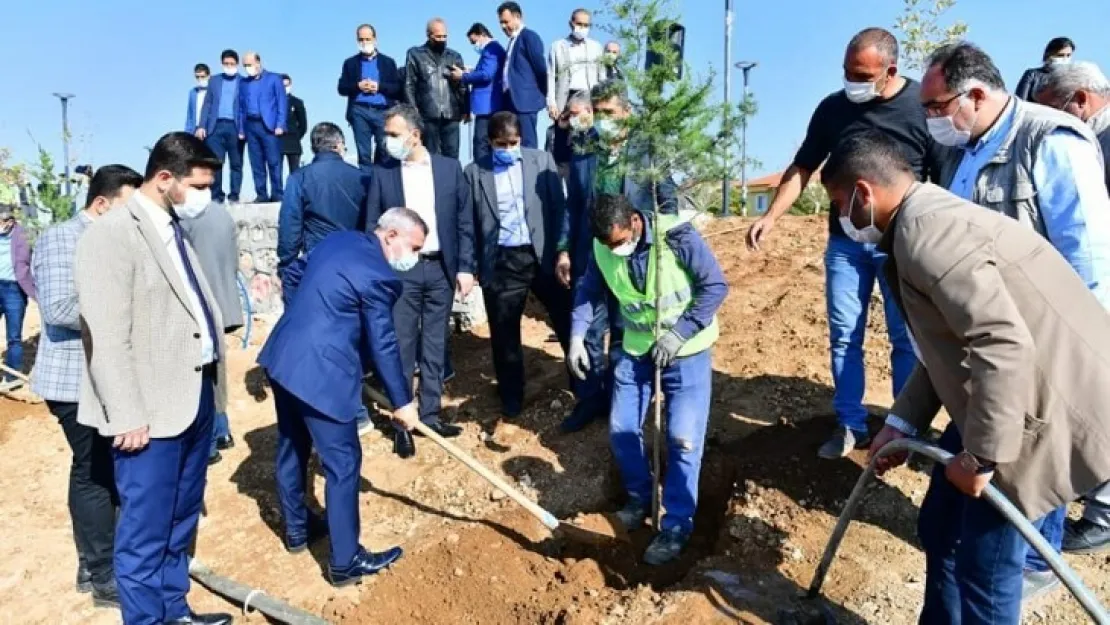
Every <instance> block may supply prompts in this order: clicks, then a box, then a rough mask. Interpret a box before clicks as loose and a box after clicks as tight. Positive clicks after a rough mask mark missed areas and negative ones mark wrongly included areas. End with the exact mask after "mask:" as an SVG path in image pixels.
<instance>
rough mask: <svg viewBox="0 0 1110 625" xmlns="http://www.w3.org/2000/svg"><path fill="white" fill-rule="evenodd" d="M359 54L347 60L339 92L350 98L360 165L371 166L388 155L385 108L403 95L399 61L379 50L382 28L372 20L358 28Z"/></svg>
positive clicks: (350, 118)
mask: <svg viewBox="0 0 1110 625" xmlns="http://www.w3.org/2000/svg"><path fill="white" fill-rule="evenodd" d="M355 36H356V37H358V54H356V55H354V56H352V57H350V58H348V59H347V60H345V61H343V73H342V74H340V75H339V87H338V89H339V95H341V96H346V98H347V123H349V124H350V125H351V132H353V133H354V135H355V146H356V147H357V148H358V165H359V167H362V168H363V169H367V170H369V169H370V167H371V166H372V165H373V164H374V163H381V162H382V161H383V160H384V159H385V112H386V110H388V109H389V107H391V106H393V104H394V103H395V102H397V100H400V99H401V94H402V89H403V82H402V81H401V75H400V73H398V71H397V62H396V61H394V60H393V59H392V58H390V57H388V56H386V55H384V54H382V53H380V52H378V32H377V31H376V30H374V27H373V26H371V25H370V24H362V25H360V26H359V27H358V28H357V29H355Z"/></svg>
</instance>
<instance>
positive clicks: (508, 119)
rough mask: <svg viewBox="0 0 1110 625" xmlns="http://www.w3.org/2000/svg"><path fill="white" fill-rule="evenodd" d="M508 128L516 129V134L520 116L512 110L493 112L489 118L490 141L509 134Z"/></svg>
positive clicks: (518, 131) (518, 128)
mask: <svg viewBox="0 0 1110 625" xmlns="http://www.w3.org/2000/svg"><path fill="white" fill-rule="evenodd" d="M510 130H514V131H516V135H517V136H518V137H519V136H521V134H520V118H519V117H517V116H516V113H514V112H512V111H499V112H497V113H494V114H493V115H491V116H490V118H489V132H488V133H487V134H488V135H489V139H490V141H493V140H494V139H498V138H501V137H504V136H506V135H507V134H509V131H510Z"/></svg>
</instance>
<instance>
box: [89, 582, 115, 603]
mask: <svg viewBox="0 0 1110 625" xmlns="http://www.w3.org/2000/svg"><path fill="white" fill-rule="evenodd" d="M92 600H93V605H94V606H96V607H98V608H116V609H119V589H118V588H116V582H115V581H114V580H113V581H109V582H108V583H106V584H93V585H92Z"/></svg>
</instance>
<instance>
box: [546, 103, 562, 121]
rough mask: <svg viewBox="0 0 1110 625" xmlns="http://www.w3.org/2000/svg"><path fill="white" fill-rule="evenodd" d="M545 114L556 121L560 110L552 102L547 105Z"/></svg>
mask: <svg viewBox="0 0 1110 625" xmlns="http://www.w3.org/2000/svg"><path fill="white" fill-rule="evenodd" d="M547 115H548V116H549V117H551V121H556V120H558V119H559V115H560V111H559V109H557V108H555V105H554V104H552V105H551V106H548V107H547Z"/></svg>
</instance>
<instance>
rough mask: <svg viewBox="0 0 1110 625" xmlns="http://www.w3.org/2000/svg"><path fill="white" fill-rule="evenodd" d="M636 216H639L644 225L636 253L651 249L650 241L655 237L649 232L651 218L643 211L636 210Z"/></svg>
mask: <svg viewBox="0 0 1110 625" xmlns="http://www.w3.org/2000/svg"><path fill="white" fill-rule="evenodd" d="M636 214H637V215H639V216H640V220H641V221H642V222H643V224H644V232H643V234H641V235H640V242H639V244H637V245H636V251H637V252H640V251H643V250H645V249H647V248H649V247H651V244H652V241H653V240H654V238H655V237H653V236H652V231H651V217H649V216H648V215H647V214H645V213H644V211H641V210H637V211H636Z"/></svg>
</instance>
